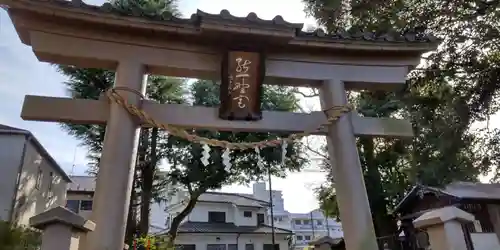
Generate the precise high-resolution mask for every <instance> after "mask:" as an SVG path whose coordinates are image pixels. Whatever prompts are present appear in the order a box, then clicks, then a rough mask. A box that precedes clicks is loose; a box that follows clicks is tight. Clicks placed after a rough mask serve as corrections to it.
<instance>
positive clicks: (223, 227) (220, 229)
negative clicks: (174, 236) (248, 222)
mask: <svg viewBox="0 0 500 250" xmlns="http://www.w3.org/2000/svg"><path fill="white" fill-rule="evenodd" d="M274 229H275V233H276V234H291V233H292V231H290V230H287V229H283V228H277V227H275V228H274ZM178 232H179V233H242V234H268V233H271V232H272V227H271V226H268V225H264V224H263V225H260V226H236V225H235V224H234V223H209V222H191V221H188V222H185V223H183V224H181V225H180V227H179V231H178Z"/></svg>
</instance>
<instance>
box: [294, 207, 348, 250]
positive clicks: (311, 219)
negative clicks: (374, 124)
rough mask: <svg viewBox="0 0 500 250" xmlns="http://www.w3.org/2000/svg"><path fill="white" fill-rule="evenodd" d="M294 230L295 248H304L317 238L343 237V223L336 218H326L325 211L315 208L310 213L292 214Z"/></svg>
mask: <svg viewBox="0 0 500 250" xmlns="http://www.w3.org/2000/svg"><path fill="white" fill-rule="evenodd" d="M290 218H291V227H292V231H293V233H294V234H295V240H294V247H295V249H304V248H305V247H306V246H308V245H309V243H310V242H311V241H312V240H314V239H317V238H320V237H324V236H329V237H331V238H333V239H340V238H343V236H344V234H343V231H342V225H341V224H340V223H339V222H337V221H336V220H335V219H332V218H326V217H325V215H324V214H323V212H322V211H321V210H319V209H315V210H313V211H311V212H309V213H292V214H290Z"/></svg>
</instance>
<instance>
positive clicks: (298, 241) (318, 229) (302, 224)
mask: <svg viewBox="0 0 500 250" xmlns="http://www.w3.org/2000/svg"><path fill="white" fill-rule="evenodd" d="M253 195H254V197H255V198H258V199H261V200H266V201H267V200H269V190H268V189H266V184H265V183H263V182H259V183H255V184H253ZM271 195H272V201H273V208H274V209H273V214H274V223H275V226H277V227H280V228H286V229H288V230H292V232H293V233H294V235H295V236H294V241H293V244H294V246H295V248H296V249H303V248H304V247H305V246H307V244H308V242H309V241H310V240H312V239H315V238H319V237H322V236H330V237H332V238H342V237H343V236H344V234H343V231H342V225H341V224H340V223H339V222H337V221H336V220H335V219H333V218H328V219H327V218H326V217H325V216H324V214H323V213H322V212H321V210H319V209H316V210H313V211H311V212H309V213H303V214H302V213H290V212H288V211H286V210H285V206H284V199H283V194H282V191H278V190H273V191H272V192H271ZM268 215H269V216H270V213H268Z"/></svg>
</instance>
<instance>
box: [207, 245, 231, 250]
mask: <svg viewBox="0 0 500 250" xmlns="http://www.w3.org/2000/svg"><path fill="white" fill-rule="evenodd" d="M207 250H226V244H207Z"/></svg>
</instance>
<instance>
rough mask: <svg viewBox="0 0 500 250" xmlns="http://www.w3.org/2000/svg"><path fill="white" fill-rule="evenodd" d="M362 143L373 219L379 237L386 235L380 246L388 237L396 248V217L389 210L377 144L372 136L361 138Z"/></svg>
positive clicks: (390, 244)
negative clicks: (377, 153) (377, 158)
mask: <svg viewBox="0 0 500 250" xmlns="http://www.w3.org/2000/svg"><path fill="white" fill-rule="evenodd" d="M360 144H361V145H362V147H363V157H364V160H365V165H366V176H365V182H366V188H367V193H368V198H369V203H370V209H371V212H372V220H373V224H374V226H375V232H376V235H377V237H384V238H383V239H381V240H380V241H379V247H382V246H383V241H384V240H385V239H386V238H385V237H387V238H388V239H386V240H387V241H388V244H389V246H391V248H394V246H393V245H394V243H393V242H392V237H391V236H392V235H393V234H394V233H395V232H396V231H397V226H396V222H395V220H394V218H393V217H392V216H390V215H389V214H388V212H387V201H386V199H385V193H384V189H383V187H382V177H381V175H380V172H379V169H378V166H377V164H376V162H375V146H374V142H373V139H372V138H361V139H360Z"/></svg>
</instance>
